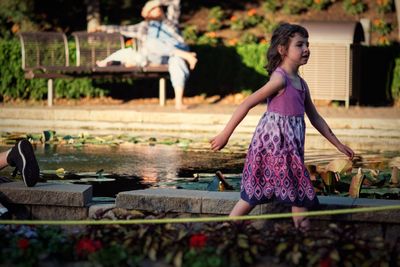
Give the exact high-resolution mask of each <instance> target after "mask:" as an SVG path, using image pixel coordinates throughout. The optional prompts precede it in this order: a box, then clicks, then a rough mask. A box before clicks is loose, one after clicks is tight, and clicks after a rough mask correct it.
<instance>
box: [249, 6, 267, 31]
mask: <svg viewBox="0 0 400 267" xmlns="http://www.w3.org/2000/svg"><path fill="white" fill-rule="evenodd" d="M262 20H263V17H262V16H260V15H258V14H257V10H256V9H254V8H252V9H249V10H248V11H247V12H246V17H245V25H246V26H247V27H254V26H256V25H257V24H259V23H260V22H261V21H262Z"/></svg>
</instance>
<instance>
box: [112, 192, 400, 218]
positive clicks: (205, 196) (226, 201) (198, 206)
mask: <svg viewBox="0 0 400 267" xmlns="http://www.w3.org/2000/svg"><path fill="white" fill-rule="evenodd" d="M239 198H240V195H239V193H238V192H209V191H199V190H185V189H170V188H165V189H163V188H159V189H144V190H135V191H127V192H121V193H119V194H118V195H117V199H116V207H118V208H125V209H138V210H147V211H164V212H167V211H170V212H180V213H201V214H210V215H227V214H229V212H230V211H231V210H232V208H233V206H234V205H235V204H236V202H237V201H238V200H239ZM318 199H319V201H320V204H321V205H320V207H319V208H318V209H319V210H329V209H346V208H352V207H353V208H359V207H372V206H374V207H376V206H386V205H400V201H394V200H380V199H377V200H375V199H362V198H359V199H353V198H349V197H335V196H319V197H318ZM289 211H290V209H285V210H283V209H282V207H281V206H279V205H276V204H263V205H259V206H257V207H256V208H255V209H254V210H253V211H252V213H251V214H254V215H257V214H266V213H280V212H289ZM314 218H316V219H322V220H342V221H365V222H366V221H370V222H385V223H398V222H399V221H400V212H399V211H397V210H393V211H382V212H374V213H350V214H339V215H330V216H317V217H314Z"/></svg>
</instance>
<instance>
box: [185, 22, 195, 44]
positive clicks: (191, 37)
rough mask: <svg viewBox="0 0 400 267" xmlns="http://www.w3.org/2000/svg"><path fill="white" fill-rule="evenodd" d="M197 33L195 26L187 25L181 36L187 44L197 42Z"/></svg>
mask: <svg viewBox="0 0 400 267" xmlns="http://www.w3.org/2000/svg"><path fill="white" fill-rule="evenodd" d="M198 34H199V31H198V29H197V26H196V25H188V26H186V27H185V28H184V29H183V31H182V36H183V38H184V39H185V41H186V42H187V43H189V44H193V43H196V42H197V39H198Z"/></svg>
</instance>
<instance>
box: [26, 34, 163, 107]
mask: <svg viewBox="0 0 400 267" xmlns="http://www.w3.org/2000/svg"><path fill="white" fill-rule="evenodd" d="M72 36H73V38H74V41H75V46H76V53H75V57H76V58H75V61H76V66H71V64H70V49H69V48H68V40H67V37H66V35H65V34H64V33H60V32H23V33H19V40H20V43H21V55H22V69H23V70H24V75H25V78H26V79H33V78H45V79H48V82H47V87H48V88H47V89H48V94H47V104H48V106H52V105H53V96H54V89H53V79H56V78H74V77H90V78H101V77H115V76H118V77H132V78H158V79H159V102H160V105H161V106H164V105H165V97H166V92H165V91H166V78H168V65H149V66H144V67H141V66H133V67H125V66H123V65H115V66H107V67H97V66H96V61H97V60H102V59H104V58H106V57H107V56H109V55H110V54H112V53H113V52H115V51H117V50H119V49H121V48H125V42H124V38H123V36H122V35H121V34H119V33H104V32H94V33H88V32H74V33H72Z"/></svg>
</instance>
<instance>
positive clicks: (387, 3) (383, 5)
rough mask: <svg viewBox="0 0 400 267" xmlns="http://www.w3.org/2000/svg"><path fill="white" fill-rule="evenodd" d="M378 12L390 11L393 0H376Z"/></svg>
mask: <svg viewBox="0 0 400 267" xmlns="http://www.w3.org/2000/svg"><path fill="white" fill-rule="evenodd" d="M376 5H377V6H378V11H379V13H387V12H390V11H392V6H393V1H392V0H376Z"/></svg>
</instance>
